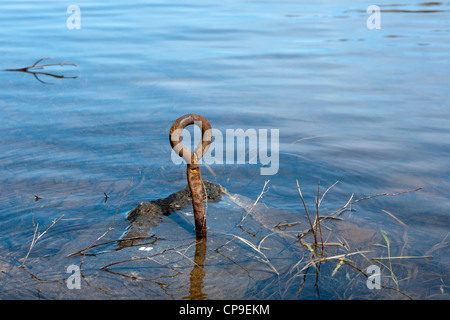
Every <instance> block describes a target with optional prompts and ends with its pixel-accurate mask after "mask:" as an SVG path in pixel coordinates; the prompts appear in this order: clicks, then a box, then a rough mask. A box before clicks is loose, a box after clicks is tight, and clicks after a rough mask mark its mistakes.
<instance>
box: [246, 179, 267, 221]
mask: <svg viewBox="0 0 450 320" xmlns="http://www.w3.org/2000/svg"><path fill="white" fill-rule="evenodd" d="M269 182H270V180H267V181H266V182H265V183H264V187H263V188H262V191H261V193H260V194H259V196H258V198H257V199H256V201H255V202H254V203H253V205H252V206H251V207H250V209H248V210H246V211H247V212H246V214H245V215H244V216H243V217H242V220H241V222H239V224H238V227H240V226H241V224H242V222H244V220H245V218H247V216H248V214H249V213H250V212H252V210H253V208H254V207H255V206H256V204H257V203H258V202H259V200H260V199H261V198H262V196H263V194H264V193H267V192H268V191H269V189H267V190H266V186H267V184H268V183H269Z"/></svg>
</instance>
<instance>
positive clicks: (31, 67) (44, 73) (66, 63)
mask: <svg viewBox="0 0 450 320" xmlns="http://www.w3.org/2000/svg"><path fill="white" fill-rule="evenodd" d="M47 59H53V58H52V57H45V58H42V59H39V60H38V61H36V62H35V63H34V64H33V65H31V66H28V67H24V68H17V69H4V70H3V71H14V72H26V73H31V74H32V75H33V76H34V77H35V78H36V80H38V81H39V82H41V83H45V84H49V83H48V82H45V81H43V80H41V79H39V78H38V76H37V75H44V76H49V77H53V78H58V79H76V78H78V77H77V76H75V77H66V76H64V75H57V74H53V73H49V72H38V71H32V70H30V69H44V67H49V66H61V67H62V66H67V65H70V66H75V67H78V66H77V64H76V63H73V62H61V63H44V64H38V63H39V62H41V61H43V60H47Z"/></svg>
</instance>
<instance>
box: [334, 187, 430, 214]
mask: <svg viewBox="0 0 450 320" xmlns="http://www.w3.org/2000/svg"><path fill="white" fill-rule="evenodd" d="M419 190H422V188H417V189H414V190H407V191H402V192H398V193H381V194H376V195H373V196H367V197H363V198H360V199H356V200H354V201H352V202H350V200H349V201H348V202H347V204H346V205H345V206H343V207H342V208H341V209H339V210H336V211H335V212H333V213H330V214H329V215H328V216H329V217H331V216H333V215H335V214H337V213H340V212H342V211H344V210H345V209H347V208H348V207H349V206H351V205H353V204H355V203H357V202H359V201H362V200H367V199H371V198H376V197H382V196H398V195H400V194H405V193H410V192H416V191H419ZM351 198H353V194H352V197H351ZM351 198H350V199H351Z"/></svg>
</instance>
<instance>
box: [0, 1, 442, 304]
mask: <svg viewBox="0 0 450 320" xmlns="http://www.w3.org/2000/svg"><path fill="white" fill-rule="evenodd" d="M71 4H76V5H78V6H79V8H80V10H81V25H80V26H81V28H80V29H73V30H71V29H68V28H67V26H66V20H67V19H68V18H69V16H70V14H68V13H67V12H66V10H67V7H68V6H69V5H71ZM371 4H373V3H372V2H370V1H359V2H356V1H346V0H344V1H339V3H335V2H330V1H315V2H314V3H312V2H307V1H233V0H231V1H221V2H220V3H217V2H216V1H190V2H189V3H181V2H174V1H165V2H155V1H115V2H114V3H112V4H110V3H106V2H101V1H81V0H79V1H76V3H72V2H66V1H58V2H56V1H2V4H1V5H0V12H1V13H0V17H1V19H0V30H1V31H0V52H1V56H2V59H1V62H0V69H10V68H23V67H26V66H30V65H32V64H33V63H34V62H35V61H37V60H38V59H40V58H44V57H54V59H53V60H46V61H43V62H41V63H52V62H58V63H61V62H67V63H69V62H70V63H76V64H77V67H74V66H64V67H60V66H48V67H46V68H45V69H44V70H35V71H40V72H48V73H52V74H54V75H64V76H65V77H66V78H64V79H61V78H55V77H51V76H46V75H36V76H37V78H36V77H35V76H34V75H33V74H31V73H25V72H7V71H1V72H0V81H1V83H2V89H1V91H0V108H1V111H2V117H1V118H0V131H1V132H0V159H1V161H0V170H1V184H0V201H1V204H2V206H1V209H0V225H1V228H0V230H1V231H0V271H1V273H0V286H1V291H0V298H10V299H38V298H42V299H61V298H71V299H90V298H95V299H117V298H131V299H181V298H207V299H229V298H235V299H247V298H256V299H265V298H271V299H317V298H320V299H350V298H352V299H358V298H361V299H372V298H374V299H403V298H407V297H408V296H409V297H411V298H415V299H417V298H419V299H448V292H449V290H450V287H449V285H450V277H449V270H450V269H449V267H450V260H449V254H448V253H449V252H448V246H449V241H450V238H449V237H448V233H449V214H450V213H449V207H450V200H449V190H450V174H449V173H450V165H449V163H450V162H449V154H450V145H449V141H450V109H449V105H448V103H449V102H448V101H449V98H450V93H449V90H448V88H450V77H449V74H450V55H449V53H450V2H433V3H426V2H421V1H409V2H399V1H396V2H386V1H385V2H383V3H382V4H379V5H380V7H381V9H382V12H381V29H379V30H376V29H374V30H369V29H368V28H367V27H366V20H367V19H368V18H369V16H370V14H368V13H366V9H367V7H368V6H369V5H371ZM191 112H194V113H199V114H202V115H204V116H205V117H206V118H208V119H209V121H210V123H211V124H212V126H213V128H216V129H219V130H221V131H222V132H225V130H226V129H237V128H243V129H248V128H254V129H279V133H280V139H279V142H280V159H279V171H278V173H277V174H276V175H273V176H261V175H260V167H261V163H258V164H256V165H255V164H225V165H222V164H212V165H211V166H210V170H208V169H207V168H206V167H202V173H203V177H204V178H206V179H209V180H211V181H214V182H216V183H220V184H222V185H223V186H224V187H225V188H226V189H227V190H229V191H230V192H233V193H237V194H239V195H242V196H244V197H247V198H248V199H251V200H253V201H254V200H256V198H257V197H258V195H259V194H260V193H261V190H262V187H263V185H264V182H265V181H266V180H268V179H270V183H269V187H270V189H269V191H268V192H267V193H265V194H264V197H263V200H264V204H265V205H266V206H267V207H258V209H260V211H259V212H255V214H260V215H262V216H264V214H265V217H266V218H267V216H270V219H271V222H272V220H273V221H277V219H278V218H279V222H281V221H284V222H297V221H298V222H301V223H300V224H299V225H295V226H292V227H288V228H287V229H286V230H285V231H284V234H280V235H276V237H275V236H274V237H273V238H272V237H271V238H270V241H272V242H270V241H269V240H268V242H264V243H263V247H265V248H264V249H263V253H264V254H265V255H264V256H263V255H261V254H260V253H258V252H256V251H255V250H254V249H253V248H252V247H251V246H250V245H247V244H246V243H245V242H242V241H240V240H239V239H237V238H233V237H234V236H239V237H241V238H242V239H244V238H245V239H247V240H248V241H251V242H252V243H254V244H256V245H257V244H258V243H259V241H261V239H262V238H263V237H264V236H266V235H268V234H270V233H272V232H274V231H275V229H273V228H272V226H273V225H274V224H276V222H275V223H273V224H272V225H271V226H267V225H266V227H267V228H266V229H264V228H263V229H260V227H259V225H258V224H257V221H256V220H257V219H256V218H255V219H252V218H251V217H249V218H248V219H247V220H246V223H247V224H246V225H245V226H246V228H248V229H249V230H250V231H248V230H247V231H248V232H244V233H242V230H241V229H239V228H237V227H236V225H237V224H238V223H239V221H240V220H241V217H242V214H243V211H242V210H241V209H239V207H237V206H234V203H232V202H231V201H229V200H227V199H225V200H224V201H223V203H219V204H210V205H209V207H208V223H209V227H210V231H211V236H210V237H208V242H207V246H203V245H201V244H197V245H196V244H195V241H194V240H195V235H193V233H192V229H190V226H189V225H188V222H187V221H185V220H183V217H184V216H186V215H187V219H188V220H189V221H190V220H192V217H189V212H188V211H189V210H187V211H186V212H184V213H180V214H174V215H172V216H170V217H165V218H164V219H163V221H162V223H161V225H160V226H158V227H157V228H156V229H155V230H152V232H151V233H154V234H156V235H157V236H158V237H161V238H164V239H161V240H158V241H156V242H155V241H154V239H149V240H148V241H147V244H145V245H144V244H142V245H143V246H149V247H151V248H152V250H151V252H152V253H157V252H161V251H162V250H163V249H164V248H175V247H179V246H181V247H179V248H180V249H179V251H180V250H181V251H180V252H181V253H183V255H182V254H167V255H163V256H160V257H158V259H159V260H157V258H156V257H155V260H144V261H139V262H135V263H129V264H120V265H117V266H115V267H111V269H110V272H107V271H104V270H101V269H100V268H101V267H102V266H104V265H106V264H109V263H111V262H115V261H120V260H124V259H129V258H131V257H133V256H135V255H141V256H143V255H145V254H147V253H146V252H145V251H139V250H138V248H139V247H140V246H135V247H130V248H124V249H123V250H117V249H118V248H117V244H114V243H112V244H107V245H105V246H103V247H97V248H93V249H92V253H99V254H98V255H96V256H88V257H86V260H85V264H84V265H83V269H82V271H83V272H82V274H83V281H82V283H81V289H80V290H76V289H74V290H69V289H68V288H67V286H66V279H67V278H68V276H69V274H68V273H66V268H67V267H68V266H69V265H71V264H76V265H78V264H79V263H80V260H81V257H80V256H75V257H69V255H70V254H71V253H74V252H77V251H78V250H81V249H83V248H85V247H87V246H88V245H89V244H91V243H92V242H93V241H94V240H95V239H97V238H98V237H99V236H100V235H101V234H103V233H104V232H105V231H106V229H107V228H108V227H109V225H110V224H111V221H112V219H113V217H114V213H115V212H116V209H117V208H118V206H119V203H120V200H121V198H122V196H123V194H124V192H125V189H126V187H127V185H128V183H129V182H130V179H131V178H133V181H132V183H131V185H130V187H129V189H128V190H127V193H126V195H125V197H124V199H123V201H122V203H121V206H120V208H119V213H118V215H117V217H116V220H115V221H114V229H113V230H112V231H111V232H109V233H108V234H107V235H106V236H105V237H104V238H103V239H102V240H101V241H109V240H116V239H118V238H119V237H120V235H121V234H122V232H123V231H124V230H125V228H126V227H127V225H128V224H127V221H126V219H125V213H126V212H127V211H129V210H132V209H133V208H134V207H135V206H136V205H137V204H138V203H139V202H141V201H148V200H153V199H158V198H161V197H166V196H167V195H169V194H171V193H173V192H176V191H178V190H180V189H181V188H183V187H184V186H185V185H186V180H185V176H184V171H185V168H184V166H183V165H175V164H174V163H173V162H172V161H171V156H170V151H171V150H170V145H169V141H168V132H169V128H170V126H171V125H172V123H173V122H174V121H175V119H177V118H178V117H180V116H181V115H183V114H186V113H191ZM296 179H298V180H299V181H300V183H301V187H302V192H303V195H304V197H305V201H306V203H307V204H308V206H309V209H310V211H312V212H313V211H314V206H315V204H314V201H315V200H314V199H315V196H316V193H317V184H318V181H319V180H320V186H321V193H323V192H324V191H325V190H326V188H328V187H329V186H330V185H332V184H333V183H334V182H336V181H339V183H338V184H337V185H336V186H334V187H333V188H332V189H331V190H330V191H329V192H328V193H327V196H326V197H325V200H324V202H323V203H322V205H321V210H322V214H323V215H326V214H327V213H330V212H332V211H334V210H337V209H339V208H341V207H342V206H343V205H345V203H346V202H347V200H348V199H349V197H350V196H351V194H352V193H354V199H358V198H362V197H366V196H370V195H377V194H382V193H398V192H402V191H406V190H413V189H416V188H422V190H420V191H417V192H412V193H408V194H402V195H398V196H392V197H390V196H386V197H376V198H373V199H368V200H366V201H361V202H360V203H358V204H355V205H354V206H352V209H354V210H355V211H349V210H348V211H347V212H346V213H345V214H344V216H343V218H344V220H345V222H347V223H351V226H350V227H349V226H348V225H346V226H344V227H343V229H342V228H341V229H339V228H338V227H333V226H332V225H331V224H330V225H329V227H330V230H332V231H330V230H326V231H325V229H324V233H325V236H326V235H328V234H329V233H330V232H332V233H330V234H332V235H331V236H330V238H329V242H338V241H344V239H345V240H346V241H348V242H349V243H350V244H352V243H356V244H355V246H354V247H352V246H351V249H352V251H356V250H372V253H371V254H373V256H371V257H388V256H391V257H398V256H414V257H416V258H413V259H412V258H411V259H391V260H378V262H382V263H383V264H380V263H378V262H377V261H375V260H366V259H364V257H362V256H361V255H355V260H354V263H355V264H357V266H358V268H360V269H364V270H365V269H366V268H367V267H368V266H369V265H371V264H377V265H379V266H380V267H381V272H382V276H383V283H384V284H385V285H386V286H387V287H390V288H396V289H398V290H390V289H381V290H376V289H375V290H369V289H368V288H367V287H366V284H365V281H366V279H365V278H364V277H362V276H361V275H360V274H359V275H358V272H356V271H355V269H354V268H351V267H349V266H347V265H344V266H343V267H342V268H339V269H338V270H337V271H336V272H335V274H334V275H333V276H332V275H331V274H332V273H333V271H334V270H335V268H336V266H337V264H338V262H339V261H337V260H333V261H328V262H325V263H324V264H322V266H321V269H320V276H319V277H318V278H319V281H318V286H316V285H315V284H317V280H316V279H317V277H316V271H315V270H314V269H313V267H311V269H310V270H309V273H308V274H307V276H306V277H304V276H303V274H304V273H305V270H303V271H301V270H299V268H297V269H295V266H296V264H297V262H298V261H299V260H300V259H301V258H302V257H303V256H305V261H307V258H306V257H307V253H308V249H305V247H301V246H300V244H299V242H298V241H297V239H296V235H297V234H298V232H299V231H301V230H305V229H306V228H307V226H308V222H307V220H306V216H305V213H304V210H303V207H302V204H301V200H300V197H299V194H298V191H297V185H296ZM104 193H106V194H108V196H109V198H108V200H107V201H106V203H105V201H104V200H105V196H104ZM36 195H37V196H39V197H40V198H42V199H41V200H39V201H37V202H36V201H35V196H36ZM264 208H265V209H264ZM268 208H271V209H270V210H269V209H268ZM264 210H266V211H264ZM382 210H386V211H388V212H390V213H391V214H393V215H394V216H395V217H396V218H397V219H399V220H400V221H401V222H403V223H404V224H405V225H406V227H405V226H404V225H402V224H400V223H398V222H397V220H395V219H394V218H392V217H391V216H389V215H388V214H386V213H384V212H383V211H382ZM62 215H64V216H63V218H62V219H61V220H60V221H58V222H57V223H56V224H55V225H54V226H53V227H52V228H51V229H49V230H48V231H47V233H46V234H45V235H44V236H43V237H42V238H41V239H40V240H39V242H38V243H37V244H36V246H35V247H34V248H33V250H32V251H31V253H30V255H29V257H28V259H27V261H26V263H25V266H26V268H25V269H20V268H18V267H19V266H20V264H21V263H22V262H23V258H24V257H25V256H26V254H27V252H28V249H29V247H30V243H31V240H32V238H33V220H34V223H35V224H37V223H39V231H40V232H43V231H44V230H45V229H46V228H47V227H48V226H50V225H51V223H52V221H53V220H54V219H56V218H59V217H60V216H62ZM364 228H368V229H369V230H371V232H372V231H373V239H371V241H364V239H363V238H364V237H361V234H367V232H368V231H367V229H364ZM178 229H180V230H178ZM177 230H178V231H177ZM339 230H341V231H339ZM358 230H359V231H361V232H360V233H359V235H358V232H356V231H358ZM364 230H366V231H364ZM381 230H382V231H381ZM339 232H340V233H339ZM382 232H384V234H385V235H386V236H387V238H388V239H389V240H390V242H389V252H388V247H387V245H386V241H385V239H384V238H383V237H382ZM369 233H370V232H369ZM232 235H234V236H232ZM231 239H235V240H234V241H232V242H230V243H229V244H227V245H225V244H226V243H227V242H228V241H229V240H231ZM352 241H353V242H352ZM139 245H141V244H139ZM223 245H225V246H223ZM222 246H223V247H222ZM217 248H221V249H219V250H215V249H217ZM270 249H271V250H270ZM340 250H341V249H339V248H333V249H330V251H329V252H328V253H329V256H332V255H336V254H342V253H343V252H344V251H340ZM195 252H196V253H197V254H196V258H198V259H200V263H197V264H203V265H204V267H203V269H199V268H195V266H194V264H193V263H192V261H191V260H192V259H194V254H195ZM305 252H306V253H305ZM100 253H102V254H100ZM202 253H203V254H202ZM356 256H357V257H358V258H356ZM423 256H427V258H420V257H423ZM428 256H431V257H428ZM199 257H200V258H199ZM202 257H203V259H202ZM417 257H419V258H417ZM188 258H189V259H191V260H189V259H188ZM369 258H370V257H368V259H369ZM349 259H350V257H349ZM193 266H194V267H193ZM271 266H272V267H273V268H275V269H276V271H277V272H275V271H274V270H273V268H272V267H271ZM293 268H294V269H293ZM300 269H301V268H300ZM293 270H294V271H295V272H293ZM296 272H297V273H296ZM393 274H395V276H393ZM311 275H312V276H311ZM310 276H311V277H310ZM196 279H197V280H196ZM199 279H200V280H199ZM305 279H306V280H305ZM302 283H303V285H302ZM223 288H225V289H226V290H225V289H223ZM398 291H400V292H401V293H398Z"/></svg>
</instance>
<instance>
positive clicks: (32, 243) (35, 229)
mask: <svg viewBox="0 0 450 320" xmlns="http://www.w3.org/2000/svg"><path fill="white" fill-rule="evenodd" d="M62 217H64V215H62V216H61V217H59V218H58V219H55V220H53V222H52V224H51V225H50V226H49V227H48V228H47V229H45V231H44V232H42V233H39V232H38V229H39V223H38V224H35V223H34V217H33V218H32V221H33V227H34V234H33V240H32V241H31V245H30V248H29V249H28V252H27V255H26V256H25V258H24V260H23V262H22V264H21V265H20V268H23V266H24V264H25V262H26V261H27V259H28V256H29V255H30V252H31V250H33V248H34V246H35V245H36V243H37V242H38V241H39V239H41V238H42V237H43V236H44V234H46V233H47V231H48V230H50V228H51V227H53V226H54V225H55V224H56V223H57V222H58V221H59V220H61V219H62Z"/></svg>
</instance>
